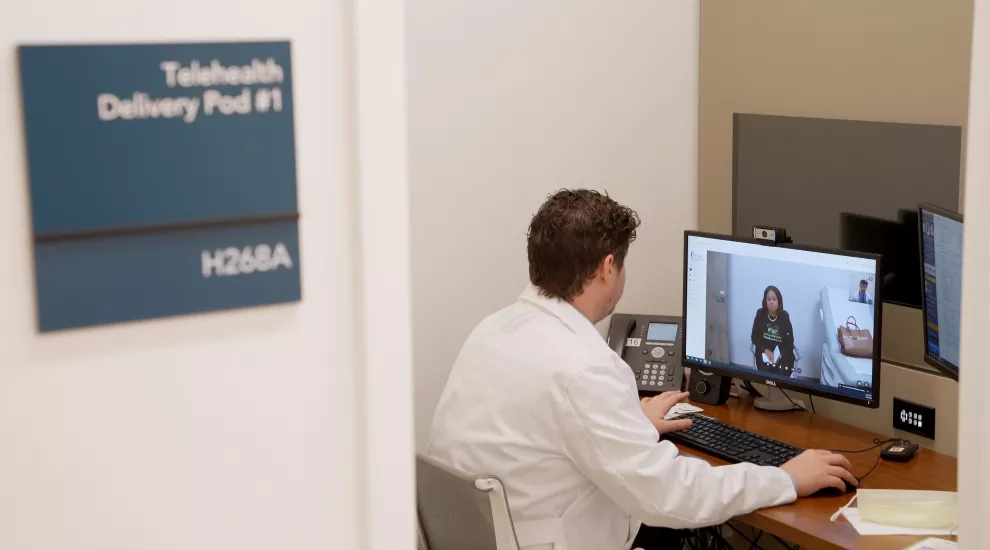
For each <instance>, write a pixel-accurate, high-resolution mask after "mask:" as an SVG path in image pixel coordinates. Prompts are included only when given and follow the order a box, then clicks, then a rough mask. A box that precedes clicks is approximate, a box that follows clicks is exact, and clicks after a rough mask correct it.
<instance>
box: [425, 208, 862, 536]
mask: <svg viewBox="0 0 990 550" xmlns="http://www.w3.org/2000/svg"><path fill="white" fill-rule="evenodd" d="M638 226H639V218H638V217H637V215H636V213H635V212H633V211H632V210H630V209H629V208H626V207H624V206H622V205H620V204H618V203H616V202H615V201H613V200H612V199H610V198H609V197H607V196H606V195H602V194H599V193H597V192H594V191H587V190H577V191H569V190H564V191H560V192H558V193H556V194H554V195H551V196H550V197H549V199H548V200H547V201H546V202H545V203H544V204H543V205H542V206H541V207H540V209H539V211H538V212H537V213H536V214H535V215H534V216H533V219H532V221H531V223H530V227H529V233H528V240H527V251H528V257H529V278H530V282H531V285H530V286H529V287H528V288H527V289H526V290H525V291H524V292H523V294H522V296H520V297H519V299H518V301H516V302H515V303H514V304H512V305H510V306H508V307H507V308H505V309H503V310H501V311H499V312H497V313H495V314H493V315H491V316H489V317H488V318H486V319H485V320H483V321H482V322H481V324H479V325H478V326H477V327H476V328H475V329H474V331H473V332H472V333H471V335H470V336H469V337H468V339H467V341H466V342H465V344H464V346H463V348H462V349H461V352H460V355H459V356H458V358H457V361H456V362H455V363H454V366H453V369H452V370H451V372H450V378H449V379H448V381H447V385H446V387H445V388H444V391H443V394H442V396H441V398H440V403H439V405H438V407H437V410H436V415H435V417H434V420H433V430H432V433H431V437H430V441H429V445H428V447H427V454H429V455H430V456H432V457H433V458H435V459H437V460H439V461H441V462H443V463H445V464H448V465H450V466H452V467H455V468H459V469H461V470H463V471H466V472H470V473H473V474H494V475H497V476H498V477H499V478H500V479H501V480H502V481H503V482H504V483H505V485H506V491H507V494H508V497H509V506H510V509H511V511H512V516H513V519H514V522H515V526H516V534H517V536H518V538H519V542H520V544H521V545H522V547H523V549H524V550H620V549H628V548H631V547H633V543H634V542H635V543H636V546H637V547H644V548H648V547H649V545H650V544H651V543H650V542H648V540H649V539H650V538H651V537H654V536H656V534H657V533H656V530H651V529H650V528H643V529H641V525H642V524H645V525H650V526H657V527H668V528H676V529H684V528H695V527H701V526H707V525H714V524H719V523H723V522H725V521H726V520H728V519H729V518H731V517H733V516H736V515H740V514H745V513H748V512H751V511H753V510H755V509H757V508H761V507H766V506H775V505H779V504H785V503H789V502H792V501H794V500H795V499H796V498H798V497H800V496H806V495H810V494H811V493H813V492H815V491H817V490H819V489H822V488H825V487H836V488H838V489H844V487H845V485H844V483H843V480H846V481H848V482H850V483H852V484H854V485H855V484H856V479H855V478H854V477H853V476H852V475H851V474H850V473H849V472H848V468H849V462H848V461H847V460H846V459H845V458H844V457H842V456H840V455H837V454H832V453H829V452H827V451H807V452H805V453H804V454H802V455H801V456H799V457H797V458H795V459H794V460H792V461H790V462H788V463H787V464H785V465H784V466H782V467H780V468H773V467H761V466H755V465H753V464H736V465H732V466H723V467H712V466H710V465H709V464H708V463H706V462H704V461H702V460H699V459H695V458H689V457H684V456H678V451H677V448H676V447H675V446H674V445H673V444H672V443H670V442H668V441H665V440H664V439H663V434H664V433H666V432H670V431H673V430H678V429H683V428H685V427H688V426H690V422H691V421H690V420H673V421H665V420H664V419H663V417H664V415H665V414H666V413H667V411H668V410H669V409H670V408H671V407H672V406H673V405H674V404H675V403H676V402H678V401H681V400H684V399H686V397H687V395H686V394H663V395H661V396H658V397H656V398H653V399H649V400H644V401H642V402H641V401H640V400H639V398H638V394H637V390H636V382H635V379H634V377H633V373H632V370H631V369H630V368H629V367H628V366H627V365H626V364H625V363H624V362H623V361H622V359H621V358H620V357H619V356H618V355H616V354H615V353H614V352H613V351H612V350H611V349H610V348H609V347H608V346H607V345H606V343H605V341H604V339H603V338H602V337H601V335H600V334H599V333H598V331H597V330H596V329H595V326H594V325H595V323H597V322H599V321H601V320H603V319H605V318H606V317H607V316H608V315H609V314H611V312H612V310H613V309H614V307H615V304H616V302H618V301H619V298H620V297H621V296H622V290H623V286H624V285H625V279H626V273H625V270H624V269H623V264H624V261H625V259H626V253H627V252H628V250H629V245H630V244H631V243H632V241H633V240H634V239H635V238H636V228H637V227H638ZM668 255H669V254H668ZM645 276H649V277H651V278H652V279H654V280H656V283H657V285H658V287H666V286H669V281H665V277H666V274H664V273H648V274H645ZM651 531H653V532H651ZM637 535H639V538H638V539H637ZM660 544H661V545H662V544H663V543H660ZM656 547H659V546H656Z"/></svg>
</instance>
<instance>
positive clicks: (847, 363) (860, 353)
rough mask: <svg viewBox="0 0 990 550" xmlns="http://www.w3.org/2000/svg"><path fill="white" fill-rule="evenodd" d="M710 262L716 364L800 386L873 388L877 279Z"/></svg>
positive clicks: (772, 264)
mask: <svg viewBox="0 0 990 550" xmlns="http://www.w3.org/2000/svg"><path fill="white" fill-rule="evenodd" d="M707 254H708V260H707V264H708V267H707V275H706V277H707V280H706V294H707V295H708V296H709V297H710V299H709V300H708V302H707V308H708V312H707V321H708V322H707V327H706V334H705V341H706V348H707V351H708V354H709V356H708V360H710V361H712V362H716V363H722V364H726V363H728V364H731V365H732V366H735V367H737V368H750V369H753V370H756V371H760V372H763V373H766V374H767V375H772V376H773V377H784V378H793V379H795V380H794V381H795V382H804V383H817V384H822V385H825V386H831V387H844V388H847V389H867V388H871V387H872V379H873V327H874V318H873V315H874V296H875V295H876V293H875V285H876V281H875V280H874V275H873V274H872V273H863V272H857V271H849V270H843V269H839V268H832V267H822V266H817V265H808V264H803V263H794V262H786V261H780V260H770V259H765V258H758V257H751V256H743V255H735V254H726V253H723V252H712V251H708V252H707ZM711 298H714V299H711Z"/></svg>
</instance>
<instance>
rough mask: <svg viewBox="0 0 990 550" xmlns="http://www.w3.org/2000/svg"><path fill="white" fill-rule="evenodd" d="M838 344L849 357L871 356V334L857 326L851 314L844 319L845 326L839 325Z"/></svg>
mask: <svg viewBox="0 0 990 550" xmlns="http://www.w3.org/2000/svg"><path fill="white" fill-rule="evenodd" d="M839 346H841V347H842V353H843V354H845V355H848V356H850V357H873V335H872V334H870V331H868V330H864V329H861V328H859V325H858V324H857V323H856V318H855V317H852V316H850V317H849V318H848V319H846V326H844V327H839Z"/></svg>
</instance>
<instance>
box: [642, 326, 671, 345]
mask: <svg viewBox="0 0 990 550" xmlns="http://www.w3.org/2000/svg"><path fill="white" fill-rule="evenodd" d="M646 339H647V340H651V341H661V342H673V341H674V340H676V339H677V324H676V323H650V326H649V327H647V329H646Z"/></svg>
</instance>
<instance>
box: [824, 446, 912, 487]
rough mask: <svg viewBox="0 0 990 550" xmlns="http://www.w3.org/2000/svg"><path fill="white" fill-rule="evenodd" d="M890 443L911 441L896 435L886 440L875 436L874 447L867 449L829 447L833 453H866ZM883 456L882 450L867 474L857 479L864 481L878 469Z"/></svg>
mask: <svg viewBox="0 0 990 550" xmlns="http://www.w3.org/2000/svg"><path fill="white" fill-rule="evenodd" d="M888 443H891V444H898V443H909V441H908V440H906V439H901V438H899V437H895V438H892V439H884V440H881V439H879V438H875V439H874V440H873V446H872V447H867V448H865V449H860V450H858V451H844V450H841V449H829V452H832V453H845V454H857V453H865V452H868V451H872V450H873V449H876V448H877V447H883V446H884V445H886V444H888ZM882 456H883V451H882V450H881V451H880V454H878V455H877V461H876V462H874V463H873V467H872V468H870V469H869V470H867V472H866V473H865V474H863V475H861V476H855V477H856V481H860V482H862V481H863V479H865V478H866V476H868V475H870V474H872V473H873V470H876V469H877V466H879V465H880V459H881V458H882Z"/></svg>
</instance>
